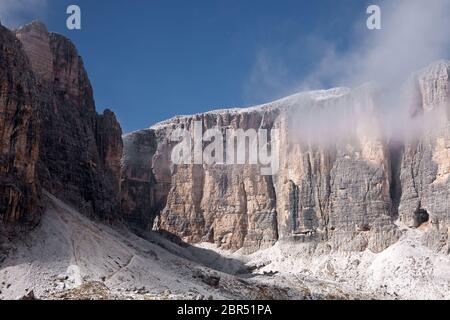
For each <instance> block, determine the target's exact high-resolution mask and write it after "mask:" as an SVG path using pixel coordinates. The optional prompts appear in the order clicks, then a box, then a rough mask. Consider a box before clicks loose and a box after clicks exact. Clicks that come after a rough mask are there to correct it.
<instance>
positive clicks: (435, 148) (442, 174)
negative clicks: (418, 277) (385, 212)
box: [398, 61, 450, 252]
mask: <svg viewBox="0 0 450 320" xmlns="http://www.w3.org/2000/svg"><path fill="white" fill-rule="evenodd" d="M417 79H418V84H419V87H420V102H421V103H419V104H417V105H416V106H415V110H414V114H415V115H422V117H423V118H424V119H426V120H427V121H428V125H425V126H423V127H420V131H419V133H418V134H416V135H415V136H411V137H409V139H408V140H407V142H406V143H405V145H404V146H403V148H402V150H401V167H400V170H399V181H400V183H401V193H400V195H399V197H400V202H399V207H398V214H399V217H400V219H401V220H402V221H403V222H405V223H406V224H407V225H409V226H414V227H417V226H419V225H421V224H422V223H423V222H428V223H427V224H426V225H425V226H424V227H425V228H427V229H429V231H430V232H428V235H429V245H430V246H432V247H434V248H435V249H437V250H444V251H446V252H449V250H450V247H449V232H450V229H449V227H450V220H449V218H450V217H449V212H450V202H449V200H450V181H449V179H448V177H449V175H450V131H449V129H450V117H449V115H450V114H449V112H450V83H449V80H450V63H449V62H448V61H441V62H438V63H436V64H433V65H431V66H430V67H428V68H426V69H424V70H422V71H421V72H419V73H418V75H417Z"/></svg>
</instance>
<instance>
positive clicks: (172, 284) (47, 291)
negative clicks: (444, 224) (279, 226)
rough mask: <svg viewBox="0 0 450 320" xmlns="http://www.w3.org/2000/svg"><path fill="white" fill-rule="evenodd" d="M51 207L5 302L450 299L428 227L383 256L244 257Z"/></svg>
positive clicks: (1, 281) (17, 266)
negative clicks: (139, 232) (22, 299)
mask: <svg viewBox="0 0 450 320" xmlns="http://www.w3.org/2000/svg"><path fill="white" fill-rule="evenodd" d="M46 203H47V208H48V209H47V211H46V214H45V215H44V216H43V220H42V223H41V224H40V226H39V227H37V228H36V230H34V231H33V232H31V233H30V234H28V235H27V236H25V237H24V238H22V239H18V241H16V242H15V243H13V244H11V248H10V254H9V256H8V258H7V259H6V260H5V261H4V262H3V263H2V264H1V265H0V298H1V299H16V298H20V297H22V296H24V295H25V294H27V293H29V292H30V291H33V292H34V295H35V296H36V297H37V298H47V299H178V298H186V299H198V298H216V299H217V298H225V299H240V298H245V299H248V298H252V299H262V298H271V299H272V298H275V299H321V298H327V299H330V298H340V299H355V298H356V299H358V298H387V299H395V298H410V299H412V298H414V299H449V298H450V271H449V270H448V266H449V265H450V258H449V257H448V256H447V255H444V254H437V253H435V252H434V251H432V250H430V249H428V248H427V247H426V246H425V245H424V243H423V241H424V240H425V239H426V236H427V227H426V226H424V227H421V228H419V229H409V228H406V227H405V226H400V227H401V228H403V231H404V234H403V236H402V238H401V239H400V241H399V242H397V243H396V244H394V245H392V246H390V247H389V248H388V249H386V250H385V251H383V252H381V253H379V254H375V253H372V252H370V251H369V250H366V251H365V252H359V253H358V252H352V253H345V252H338V253H332V254H329V253H323V254H320V253H318V252H311V251H310V248H308V247H307V246H302V245H301V244H298V243H289V242H283V241H280V242H278V243H277V244H276V245H275V246H273V247H272V248H269V249H266V250H261V251H258V252H256V253H254V254H252V255H243V254H240V252H239V251H237V252H234V253H231V252H229V251H224V250H220V249H217V248H216V247H215V246H214V245H212V244H206V243H205V244H199V245H197V246H188V245H179V244H175V243H173V242H170V241H168V240H166V239H164V238H162V237H160V236H158V235H156V234H153V233H148V234H142V235H141V237H138V236H136V235H134V234H133V233H131V232H130V231H128V230H126V229H125V228H124V227H110V226H106V225H103V224H100V223H96V222H93V221H91V220H89V219H88V218H86V217H84V216H82V215H81V214H79V213H78V212H77V211H75V210H74V209H72V208H71V207H69V206H67V205H66V204H64V203H63V202H61V201H59V200H58V199H56V198H54V197H53V196H52V195H50V194H46Z"/></svg>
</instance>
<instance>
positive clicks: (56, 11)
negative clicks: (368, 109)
mask: <svg viewBox="0 0 450 320" xmlns="http://www.w3.org/2000/svg"><path fill="white" fill-rule="evenodd" d="M2 1H3V0H2ZM24 1H31V2H33V3H34V2H39V0H24ZM374 2H375V1H371V2H370V3H374ZM375 3H376V2H375ZM69 4H78V5H79V6H80V7H81V10H82V30H81V31H69V30H67V29H66V26H65V21H66V18H67V15H66V13H65V11H66V8H67V6H68V5H69ZM368 4H369V3H368V2H367V1H364V0H341V1H336V0H320V1H306V0H305V1H302V0H296V1H295V0H292V1H289V0H284V1H273V0H272V1H268V0H258V1H257V0H227V1H215V0H192V1H172V0H169V1H167V0H164V1H157V0H152V1H148V0H130V1H107V0H96V1H92V0H89V1H88V0H71V1H65V0H47V4H46V6H45V8H40V9H36V10H35V11H32V12H28V13H26V14H25V13H24V14H23V15H22V16H21V17H20V18H21V19H22V20H26V19H33V18H37V19H40V20H42V21H43V22H45V23H46V24H47V26H48V28H49V30H51V31H56V32H59V33H62V34H64V35H66V36H68V37H69V38H70V39H72V41H73V42H74V43H75V44H76V46H77V47H78V50H79V52H80V54H81V55H82V56H83V59H84V61H85V65H86V68H87V70H88V73H89V76H90V79H91V82H92V85H93V87H94V92H95V99H96V104H97V109H98V110H99V111H101V110H102V109H104V108H110V109H112V110H113V111H114V112H115V113H116V114H117V116H118V118H119V120H120V122H121V125H122V127H123V130H124V132H130V131H133V130H137V129H141V128H146V127H149V126H150V125H152V124H154V123H156V122H159V121H161V120H164V119H167V118H169V117H172V116H174V115H178V114H191V113H196V112H202V111H207V110H211V109H215V108H222V107H236V106H249V105H255V104H259V103H263V102H267V101H270V100H273V99H276V98H279V97H281V96H284V95H287V94H289V93H293V92H295V91H298V90H300V86H299V84H300V83H301V82H302V80H303V79H304V78H305V77H306V76H307V75H308V74H310V73H311V72H312V71H313V70H314V69H315V68H317V64H318V63H320V61H321V59H322V56H323V54H324V52H325V51H326V48H327V47H328V46H330V45H331V46H333V48H334V50H336V51H338V53H339V52H345V51H348V50H351V47H352V46H353V44H354V42H355V41H354V37H355V30H356V33H358V28H359V29H360V30H361V32H369V31H367V29H365V22H366V18H367V15H366V13H365V10H366V8H367V6H368ZM362 30H365V31H362ZM362 36H364V34H362ZM328 85H329V86H332V85H334V83H332V81H331V80H330V81H329V83H327V82H325V83H321V85H320V86H328Z"/></svg>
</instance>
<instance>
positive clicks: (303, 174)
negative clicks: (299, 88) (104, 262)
mask: <svg viewBox="0 0 450 320" xmlns="http://www.w3.org/2000/svg"><path fill="white" fill-rule="evenodd" d="M448 68H449V67H448V63H447V62H441V63H435V64H433V65H432V66H431V67H430V68H428V69H427V70H424V71H423V72H421V73H419V74H418V75H417V76H416V79H415V81H416V87H417V89H416V92H415V94H416V96H417V99H416V101H415V102H416V103H415V105H414V106H413V107H412V108H413V109H414V110H410V112H411V117H417V115H418V114H423V113H427V112H432V110H433V109H435V108H438V109H439V110H441V111H443V112H444V114H447V112H448V110H449V106H448V97H449V92H448V91H449V85H448ZM376 96H377V95H376V93H375V92H374V89H372V88H370V87H362V88H359V89H357V90H348V89H333V90H329V91H319V92H309V93H303V94H298V95H295V96H292V97H289V98H286V99H283V100H280V101H277V102H274V103H271V104H267V105H263V106H260V107H254V108H249V109H230V110H221V111H213V112H208V113H205V114H199V115H194V116H183V117H177V118H174V119H171V120H169V121H165V122H163V123H160V124H158V125H155V126H154V127H152V128H150V129H147V130H142V131H138V132H134V133H131V134H128V135H126V136H125V137H124V146H125V148H124V156H123V159H122V165H123V168H124V172H123V180H122V188H123V197H122V208H123V211H124V214H126V216H127V217H128V218H129V219H130V220H132V221H141V222H144V223H143V224H142V225H143V226H145V227H147V228H152V227H153V228H156V229H159V230H161V231H165V232H168V233H170V234H173V235H175V236H177V237H180V238H181V239H182V240H184V241H187V242H191V243H192V242H200V241H209V242H214V243H216V244H217V245H219V246H221V247H222V248H226V249H239V248H244V249H245V250H247V251H254V250H257V249H260V248H264V247H267V246H270V245H272V244H273V243H274V242H276V241H277V240H279V239H290V240H293V241H299V242H308V243H310V244H312V246H313V247H314V248H315V249H316V250H320V251H328V250H337V249H339V250H364V249H366V248H369V249H371V250H372V251H375V252H378V251H381V250H383V249H384V248H386V247H387V246H389V245H390V244H392V243H393V242H395V241H396V240H397V239H398V237H399V235H400V231H399V229H398V227H397V226H396V225H395V224H394V221H395V220H397V219H398V218H400V221H405V222H406V221H407V222H408V223H410V224H411V225H414V223H415V224H416V225H417V226H418V225H419V224H422V223H423V222H427V219H425V218H424V217H425V216H426V214H429V215H430V217H431V219H430V221H431V224H433V225H434V226H435V227H430V228H436V230H437V231H436V232H431V233H430V237H432V239H430V244H431V245H436V241H437V242H438V243H440V245H441V247H442V246H445V245H446V243H447V238H448V229H447V228H448V222H447V221H448V217H446V214H447V212H448V210H449V207H448V205H447V202H446V199H447V198H448V195H447V194H448V192H447V190H448V189H449V188H448V187H447V176H448V173H449V172H450V171H449V170H450V169H449V168H450V166H449V164H448V162H449V160H450V159H449V157H448V155H447V151H446V150H447V144H449V142H448V141H447V142H446V140H448V133H447V131H448V129H444V131H443V132H442V130H441V131H439V132H437V133H436V132H435V133H433V135H431V134H427V133H426V132H420V133H418V132H415V133H414V134H411V135H410V136H407V139H406V142H401V143H398V142H395V143H394V142H393V141H391V140H392V137H388V136H387V135H386V134H385V127H384V124H383V121H382V119H381V118H382V117H381V114H380V110H379V108H377V104H378V102H377V99H376V98H375V97H376ZM437 106H439V107H437ZM336 110H338V111H336ZM324 117H329V119H328V120H326V121H324V120H323V118H324ZM438 118H439V119H441V120H442V121H443V122H442V126H440V128H447V127H448V118H447V117H444V118H442V117H438ZM341 120H342V122H341ZM196 121H200V123H201V124H202V126H203V127H202V132H205V131H206V130H207V129H211V128H219V131H220V132H221V133H222V138H223V139H224V140H225V139H226V134H225V131H226V130H227V129H230V128H234V129H243V130H248V129H255V130H259V129H262V128H263V129H269V130H270V129H277V130H278V131H277V132H278V133H279V134H278V136H277V145H278V148H279V154H280V159H279V160H280V161H279V168H278V170H277V171H276V172H275V174H273V175H267V176H265V175H261V165H260V164H256V165H250V164H244V165H236V164H235V165H229V164H214V165H208V164H193V163H190V164H175V163H172V161H171V154H172V151H173V150H174V147H175V146H176V145H177V142H176V141H175V142H174V141H172V140H173V139H171V136H172V135H173V133H174V132H176V131H177V130H179V129H186V130H187V131H188V132H189V135H191V136H192V137H193V136H195V135H196V134H198V133H196V132H195V125H194V123H195V122H196ZM330 127H332V129H330ZM427 127H429V126H424V127H423V128H427ZM431 127H433V126H431ZM333 130H334V131H333ZM423 130H426V129H423ZM322 136H323V137H327V138H324V139H322ZM330 137H331V138H330ZM203 147H205V144H204V145H203ZM193 148H195V147H193ZM425 211H426V212H425ZM418 216H419V218H418ZM420 217H422V218H420ZM420 219H422V220H421V221H419V220H420ZM411 221H412V222H411ZM431 224H430V225H431ZM436 239H437V240H436Z"/></svg>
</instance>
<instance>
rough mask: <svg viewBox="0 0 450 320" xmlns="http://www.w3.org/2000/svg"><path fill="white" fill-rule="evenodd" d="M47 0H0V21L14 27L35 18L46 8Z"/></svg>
mask: <svg viewBox="0 0 450 320" xmlns="http://www.w3.org/2000/svg"><path fill="white" fill-rule="evenodd" d="M47 3H48V1H47V0H0V22H1V23H2V24H3V25H5V26H7V27H9V28H15V27H18V26H20V25H23V24H25V23H27V22H30V21H31V20H34V19H36V17H37V16H38V15H41V14H42V13H43V12H44V11H45V9H46V8H47Z"/></svg>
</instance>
